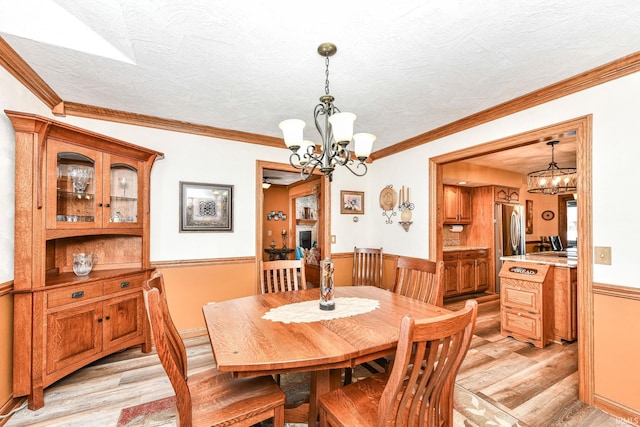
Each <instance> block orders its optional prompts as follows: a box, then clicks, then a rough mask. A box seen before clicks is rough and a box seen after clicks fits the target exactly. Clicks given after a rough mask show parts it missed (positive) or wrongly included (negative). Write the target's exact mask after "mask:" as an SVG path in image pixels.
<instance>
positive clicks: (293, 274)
mask: <svg viewBox="0 0 640 427" xmlns="http://www.w3.org/2000/svg"><path fill="white" fill-rule="evenodd" d="M260 271H261V274H260V289H261V291H262V293H263V294H268V293H271V292H285V291H297V290H299V289H306V288H307V279H306V277H305V272H304V262H302V260H299V259H297V260H278V261H260Z"/></svg>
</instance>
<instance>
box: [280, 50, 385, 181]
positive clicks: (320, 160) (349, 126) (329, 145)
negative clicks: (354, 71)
mask: <svg viewBox="0 0 640 427" xmlns="http://www.w3.org/2000/svg"><path fill="white" fill-rule="evenodd" d="M336 51H337V48H336V46H335V45H333V44H331V43H323V44H321V45H320V46H319V47H318V53H319V54H320V55H322V56H324V57H325V65H326V71H325V76H326V79H325V94H324V95H322V96H321V97H320V103H319V104H317V105H316V106H315V108H314V110H313V118H314V122H315V126H316V130H317V131H318V133H319V134H320V138H321V140H322V142H321V144H320V150H319V151H318V148H317V147H316V145H315V144H314V143H313V142H311V141H308V140H304V133H303V130H304V127H305V126H306V125H305V123H304V122H303V121H302V120H298V119H289V120H284V121H282V122H280V124H279V127H280V129H281V130H282V134H283V136H284V142H285V145H286V146H287V148H289V149H290V150H291V155H290V156H289V163H290V164H291V165H292V166H293V167H295V168H297V169H300V174H301V176H302V178H303V179H308V178H309V177H310V176H311V175H312V174H313V172H314V171H315V170H316V169H319V170H320V172H322V173H323V174H324V175H325V176H326V177H327V178H328V179H329V181H332V180H333V171H334V170H335V167H336V166H345V167H346V168H347V169H348V170H349V171H350V172H351V173H353V174H354V175H356V176H363V175H365V174H366V173H367V165H366V163H365V160H366V159H367V158H368V157H369V155H370V154H371V149H372V148H373V142H374V141H375V139H376V137H375V136H374V135H372V134H370V133H358V134H355V135H354V134H353V124H354V122H355V119H356V115H355V114H353V113H346V112H345V113H343V112H341V111H340V110H339V109H338V107H336V106H335V105H334V104H333V101H334V97H333V96H332V95H330V94H329V57H330V56H332V55H333V54H335V53H336ZM352 140H353V141H354V145H355V150H354V151H355V153H356V155H355V157H357V159H358V161H359V162H358V163H356V162H355V160H354V159H352V157H351V152H350V151H349V150H348V149H347V146H348V145H349V144H350V143H351V141H352ZM354 165H355V167H354Z"/></svg>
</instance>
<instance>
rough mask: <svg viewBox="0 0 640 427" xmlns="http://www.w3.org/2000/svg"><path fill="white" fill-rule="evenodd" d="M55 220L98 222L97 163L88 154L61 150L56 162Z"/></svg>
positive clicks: (58, 222)
mask: <svg viewBox="0 0 640 427" xmlns="http://www.w3.org/2000/svg"><path fill="white" fill-rule="evenodd" d="M56 190H57V195H56V210H55V212H56V223H57V224H59V225H60V223H64V224H68V223H69V224H71V223H94V222H95V221H96V218H95V217H96V164H95V161H94V160H93V159H91V158H89V157H87V156H84V155H82V154H79V153H73V152H60V153H58V154H57V162H56Z"/></svg>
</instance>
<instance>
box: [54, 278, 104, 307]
mask: <svg viewBox="0 0 640 427" xmlns="http://www.w3.org/2000/svg"><path fill="white" fill-rule="evenodd" d="M100 296H102V283H93V284H87V285H83V286H73V287H68V288H66V289H60V290H57V291H51V292H48V293H47V307H48V308H53V307H59V306H61V305H65V304H71V303H74V302H80V301H85V300H88V299H91V298H96V297H100Z"/></svg>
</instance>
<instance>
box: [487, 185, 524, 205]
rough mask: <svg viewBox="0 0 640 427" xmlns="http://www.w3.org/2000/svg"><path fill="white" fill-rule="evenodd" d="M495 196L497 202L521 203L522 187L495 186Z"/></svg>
mask: <svg viewBox="0 0 640 427" xmlns="http://www.w3.org/2000/svg"><path fill="white" fill-rule="evenodd" d="M493 194H494V195H493V198H494V201H496V202H501V203H519V202H520V189H519V188H516V187H504V186H494V187H493Z"/></svg>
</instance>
